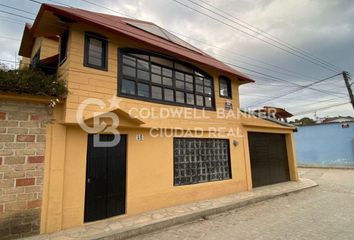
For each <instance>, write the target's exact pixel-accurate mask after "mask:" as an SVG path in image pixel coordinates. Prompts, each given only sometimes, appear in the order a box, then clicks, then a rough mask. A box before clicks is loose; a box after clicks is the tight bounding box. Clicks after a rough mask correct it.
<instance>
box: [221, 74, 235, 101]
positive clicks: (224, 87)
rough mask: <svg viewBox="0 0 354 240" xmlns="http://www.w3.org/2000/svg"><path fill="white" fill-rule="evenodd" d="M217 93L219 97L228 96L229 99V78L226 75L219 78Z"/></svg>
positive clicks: (230, 92) (230, 94) (230, 93)
mask: <svg viewBox="0 0 354 240" xmlns="http://www.w3.org/2000/svg"><path fill="white" fill-rule="evenodd" d="M219 93H220V97H224V98H230V99H231V98H232V91H231V79H230V78H227V77H220V78H219Z"/></svg>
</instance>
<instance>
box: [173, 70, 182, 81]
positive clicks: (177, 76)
mask: <svg viewBox="0 0 354 240" xmlns="http://www.w3.org/2000/svg"><path fill="white" fill-rule="evenodd" d="M175 76H176V79H178V80H182V81H184V74H183V73H181V72H175Z"/></svg>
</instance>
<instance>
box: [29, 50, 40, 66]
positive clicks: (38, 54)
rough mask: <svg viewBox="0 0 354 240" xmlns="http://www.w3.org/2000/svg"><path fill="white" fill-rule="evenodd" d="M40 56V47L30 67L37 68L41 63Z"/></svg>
mask: <svg viewBox="0 0 354 240" xmlns="http://www.w3.org/2000/svg"><path fill="white" fill-rule="evenodd" d="M40 57H41V49H38V51H37V52H36V54H35V55H34V56H33V57H32V60H31V64H30V67H31V68H32V69H34V68H36V67H37V66H38V64H39V61H40Z"/></svg>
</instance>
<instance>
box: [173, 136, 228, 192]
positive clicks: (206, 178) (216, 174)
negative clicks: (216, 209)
mask: <svg viewBox="0 0 354 240" xmlns="http://www.w3.org/2000/svg"><path fill="white" fill-rule="evenodd" d="M173 145H174V185H177V186H178V185H188V184H195V183H202V182H211V181H220V180H225V179H230V178H231V167H230V147H229V140H227V139H203V138H194V139H193V138H175V139H174V143H173Z"/></svg>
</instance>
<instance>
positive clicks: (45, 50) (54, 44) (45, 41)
mask: <svg viewBox="0 0 354 240" xmlns="http://www.w3.org/2000/svg"><path fill="white" fill-rule="evenodd" d="M39 49H41V54H40V60H42V59H45V58H48V57H52V56H54V55H56V54H58V51H59V42H58V41H55V40H53V39H50V38H45V37H38V38H36V39H35V41H34V45H33V48H32V53H31V59H32V58H33V56H34V55H35V54H36V53H37V51H38V50H39Z"/></svg>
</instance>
